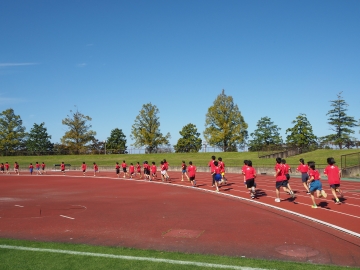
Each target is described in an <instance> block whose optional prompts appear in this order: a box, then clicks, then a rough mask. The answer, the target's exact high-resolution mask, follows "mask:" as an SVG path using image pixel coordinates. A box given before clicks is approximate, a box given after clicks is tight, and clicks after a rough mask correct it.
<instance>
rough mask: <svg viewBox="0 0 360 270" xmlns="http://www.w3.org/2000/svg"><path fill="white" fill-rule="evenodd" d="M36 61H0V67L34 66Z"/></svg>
mask: <svg viewBox="0 0 360 270" xmlns="http://www.w3.org/2000/svg"><path fill="white" fill-rule="evenodd" d="M34 65H37V63H0V67H19V66H34Z"/></svg>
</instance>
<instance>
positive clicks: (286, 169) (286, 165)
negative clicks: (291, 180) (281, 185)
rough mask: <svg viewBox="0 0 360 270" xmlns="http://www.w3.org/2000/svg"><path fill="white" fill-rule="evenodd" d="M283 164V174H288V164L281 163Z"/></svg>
mask: <svg viewBox="0 0 360 270" xmlns="http://www.w3.org/2000/svg"><path fill="white" fill-rule="evenodd" d="M283 165H284V173H285V174H289V171H290V166H289V164H283Z"/></svg>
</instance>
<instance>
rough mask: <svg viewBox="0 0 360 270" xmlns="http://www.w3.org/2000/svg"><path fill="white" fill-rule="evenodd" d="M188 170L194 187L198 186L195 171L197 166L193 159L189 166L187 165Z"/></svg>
mask: <svg viewBox="0 0 360 270" xmlns="http://www.w3.org/2000/svg"><path fill="white" fill-rule="evenodd" d="M187 171H188V173H189V181H190V183H191V185H192V186H193V187H196V180H195V173H196V166H195V165H193V163H192V161H189V166H188V167H187Z"/></svg>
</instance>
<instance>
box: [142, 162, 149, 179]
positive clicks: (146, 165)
mask: <svg viewBox="0 0 360 270" xmlns="http://www.w3.org/2000/svg"><path fill="white" fill-rule="evenodd" d="M143 168H144V179H148V180H149V181H151V178H150V165H149V164H148V162H147V161H144V164H143Z"/></svg>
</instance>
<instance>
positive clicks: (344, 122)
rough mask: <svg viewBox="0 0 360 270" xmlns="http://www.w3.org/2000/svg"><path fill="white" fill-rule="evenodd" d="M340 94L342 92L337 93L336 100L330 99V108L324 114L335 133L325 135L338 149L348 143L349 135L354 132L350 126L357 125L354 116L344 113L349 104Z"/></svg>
mask: <svg viewBox="0 0 360 270" xmlns="http://www.w3.org/2000/svg"><path fill="white" fill-rule="evenodd" d="M341 94H342V92H340V93H339V94H338V95H337V99H336V100H332V101H330V102H331V107H332V109H331V110H329V111H328V113H327V114H326V115H328V116H329V118H328V124H329V125H330V126H331V130H332V131H334V132H335V133H333V134H330V135H327V136H325V137H326V138H327V139H328V140H331V141H333V142H334V144H335V145H338V146H339V148H340V149H342V148H343V146H344V145H345V144H347V145H349V140H350V135H351V134H353V133H354V132H355V131H354V130H352V129H351V128H352V127H356V126H358V123H357V121H356V120H355V119H354V117H352V116H348V115H347V114H346V111H347V107H348V106H349V105H348V104H347V103H346V102H345V100H344V99H343V97H342V96H341Z"/></svg>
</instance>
